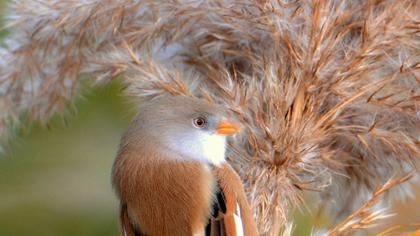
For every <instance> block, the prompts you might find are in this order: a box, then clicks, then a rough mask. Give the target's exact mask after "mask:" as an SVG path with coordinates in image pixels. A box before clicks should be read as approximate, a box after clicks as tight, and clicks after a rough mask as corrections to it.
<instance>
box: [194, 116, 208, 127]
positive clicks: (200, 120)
mask: <svg viewBox="0 0 420 236" xmlns="http://www.w3.org/2000/svg"><path fill="white" fill-rule="evenodd" d="M206 123H207V120H206V118H204V117H197V118H194V126H195V127H197V128H203V127H204V126H205V125H206Z"/></svg>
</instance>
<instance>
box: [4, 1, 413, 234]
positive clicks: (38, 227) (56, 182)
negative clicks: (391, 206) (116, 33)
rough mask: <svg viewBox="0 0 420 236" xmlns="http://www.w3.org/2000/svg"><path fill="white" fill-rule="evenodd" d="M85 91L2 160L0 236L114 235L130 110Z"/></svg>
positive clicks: (302, 226)
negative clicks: (119, 159)
mask: <svg viewBox="0 0 420 236" xmlns="http://www.w3.org/2000/svg"><path fill="white" fill-rule="evenodd" d="M4 3H5V1H4V0H0V12H4V11H5V9H4V5H5V4H4ZM0 14H1V13H0ZM4 35H5V33H2V34H0V40H1V38H2V37H4ZM85 87H86V86H82V88H81V90H82V94H84V96H83V97H79V98H78V99H76V101H75V103H74V105H75V106H74V109H69V110H68V111H74V112H67V113H69V114H66V115H65V116H64V117H63V116H55V117H54V118H53V119H52V120H51V121H50V122H49V123H48V125H47V126H41V125H40V124H37V123H36V124H34V125H32V126H30V127H28V126H26V127H24V128H23V130H22V131H21V132H20V133H19V134H18V136H17V137H16V138H15V139H14V142H13V143H12V145H11V146H10V147H9V150H8V152H7V153H6V154H0V236H26V235H42V236H50V235H51V236H52V235H60V236H66V235H69V236H70V235H71V236H74V235H80V236H83V235H103V236H105V235H119V228H118V202H117V201H116V197H115V195H114V192H113V190H112V186H111V167H112V163H113V159H114V156H115V154H116V151H117V148H118V144H119V139H120V136H121V134H122V133H123V132H124V130H125V128H126V127H127V125H128V123H129V121H130V119H131V117H132V116H133V115H134V113H135V105H133V104H132V103H131V104H130V103H128V102H127V100H126V99H124V98H123V97H122V96H121V94H122V92H121V89H122V86H121V84H119V83H118V82H112V83H111V84H108V85H106V86H104V87H98V88H97V89H95V90H89V91H86V89H85ZM0 112H1V111H0ZM417 195H418V194H417ZM309 202H310V200H309ZM417 202H418V200H417ZM413 205H414V206H415V207H414V208H413ZM413 209H417V210H415V211H413ZM419 209H420V204H418V203H415V200H413V201H411V202H409V203H408V204H398V205H397V210H398V212H399V215H398V217H397V218H394V219H393V224H397V223H398V222H400V223H409V222H408V221H410V222H411V221H412V220H417V221H420V213H418V212H420V210H419ZM315 219H316V220H315ZM328 222H329V220H328V217H325V216H321V217H320V216H317V215H316V212H312V213H310V212H309V211H306V210H303V211H296V224H295V228H296V229H295V233H294V235H309V234H310V232H311V229H312V227H313V226H314V224H315V225H318V226H328V224H329V223H328ZM367 234H369V233H367Z"/></svg>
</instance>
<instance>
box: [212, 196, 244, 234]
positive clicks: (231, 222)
mask: <svg viewBox="0 0 420 236" xmlns="http://www.w3.org/2000/svg"><path fill="white" fill-rule="evenodd" d="M219 189H220V188H219ZM212 208H213V209H212V216H211V217H210V219H209V222H208V224H207V226H206V229H205V235H206V236H243V235H244V233H243V225H242V220H241V212H240V208H239V206H238V203H237V201H236V196H234V194H232V193H229V192H223V190H221V189H220V190H219V191H218V193H217V197H216V199H215V200H214V202H213V207H212Z"/></svg>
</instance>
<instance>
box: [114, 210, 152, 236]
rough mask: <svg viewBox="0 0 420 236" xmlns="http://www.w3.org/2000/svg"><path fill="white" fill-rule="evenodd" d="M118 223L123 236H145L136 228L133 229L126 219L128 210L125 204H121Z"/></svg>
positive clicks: (127, 218)
mask: <svg viewBox="0 0 420 236" xmlns="http://www.w3.org/2000/svg"><path fill="white" fill-rule="evenodd" d="M120 221H121V227H122V232H123V235H124V236H146V234H143V233H142V232H141V231H140V229H138V227H135V226H134V225H133V224H132V223H131V221H130V218H129V217H128V210H127V205H126V204H121V208H120Z"/></svg>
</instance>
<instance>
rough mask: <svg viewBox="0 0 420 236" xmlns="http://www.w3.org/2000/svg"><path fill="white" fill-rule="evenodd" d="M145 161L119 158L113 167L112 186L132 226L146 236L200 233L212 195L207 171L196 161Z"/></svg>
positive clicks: (165, 159)
mask: <svg viewBox="0 0 420 236" xmlns="http://www.w3.org/2000/svg"><path fill="white" fill-rule="evenodd" d="M147 160H148V159H146V158H142V159H140V160H139V158H135V157H122V158H120V157H119V158H117V160H116V163H115V165H114V183H115V185H116V189H117V191H118V192H119V195H120V198H121V202H122V203H124V204H126V205H127V208H128V211H129V212H130V218H131V221H132V222H133V224H136V225H137V226H138V227H139V228H140V229H141V230H142V231H143V232H144V233H145V234H147V235H194V234H197V233H200V232H201V231H202V230H203V228H204V225H205V224H206V222H207V219H208V216H209V215H210V214H211V203H212V200H213V194H214V192H215V191H214V188H215V183H216V181H215V179H214V177H213V175H212V173H211V171H210V170H209V168H208V167H207V166H206V165H205V164H203V163H202V162H198V161H178V160H173V159H172V160H171V159H168V158H151V159H149V161H147ZM151 160H153V161H151Z"/></svg>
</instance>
